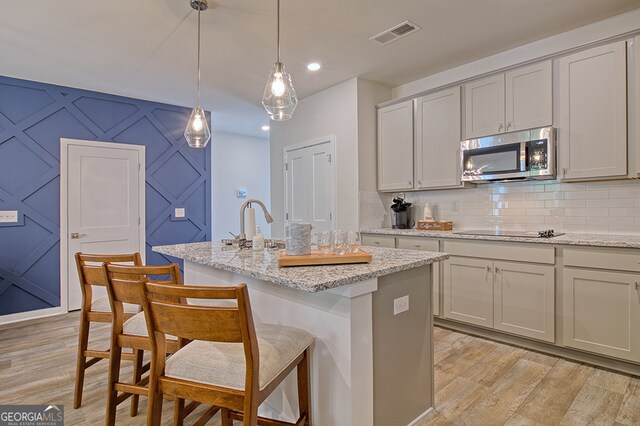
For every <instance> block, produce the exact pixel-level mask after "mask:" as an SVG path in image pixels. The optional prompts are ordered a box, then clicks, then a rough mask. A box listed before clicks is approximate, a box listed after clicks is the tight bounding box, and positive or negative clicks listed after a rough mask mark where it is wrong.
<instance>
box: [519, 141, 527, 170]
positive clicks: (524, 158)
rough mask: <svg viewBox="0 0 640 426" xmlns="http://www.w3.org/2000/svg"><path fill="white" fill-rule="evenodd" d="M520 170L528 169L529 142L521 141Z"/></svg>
mask: <svg viewBox="0 0 640 426" xmlns="http://www.w3.org/2000/svg"><path fill="white" fill-rule="evenodd" d="M520 171H521V172H526V171H527V143H526V142H521V143H520Z"/></svg>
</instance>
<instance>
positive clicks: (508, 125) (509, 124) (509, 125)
mask: <svg viewBox="0 0 640 426" xmlns="http://www.w3.org/2000/svg"><path fill="white" fill-rule="evenodd" d="M510 127H511V122H510V121H509V122H508V123H507V130H509V128H510Z"/></svg>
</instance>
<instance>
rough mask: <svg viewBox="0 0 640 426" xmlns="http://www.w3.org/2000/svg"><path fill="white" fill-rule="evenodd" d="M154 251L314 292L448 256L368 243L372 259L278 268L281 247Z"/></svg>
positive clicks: (162, 248)
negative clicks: (340, 263) (365, 261)
mask: <svg viewBox="0 0 640 426" xmlns="http://www.w3.org/2000/svg"><path fill="white" fill-rule="evenodd" d="M153 251H155V252H158V253H162V254H166V255H169V256H173V257H177V258H180V259H184V260H187V261H189V262H193V263H198V264H201V265H206V266H210V267H212V268H216V269H221V270H224V271H229V272H236V273H238V274H242V275H247V276H249V277H254V278H258V279H261V280H264V281H269V282H272V283H275V284H279V285H282V286H285V287H290V288H295V289H298V290H304V291H308V292H311V293H315V292H318V291H322V290H327V289H330V288H335V287H340V286H344V285H347V284H353V283H356V282H358V281H363V280H367V279H370V278H377V277H381V276H383V275H389V274H393V273H395V272H400V271H404V270H407V269H412V268H417V267H420V266H424V265H428V264H431V263H435V262H440V261H442V260H445V259H447V258H448V257H449V255H447V254H445V253H433V252H426V251H414V250H399V249H391V248H382V247H366V248H365V251H367V252H368V253H371V254H372V255H373V260H372V261H371V263H360V264H352V265H326V266H296V267H288V268H279V267H278V249H264V250H262V251H253V250H248V249H242V250H239V249H237V248H234V247H231V246H225V245H223V244H221V243H213V242H203V243H189V244H176V245H170V246H158V247H154V248H153Z"/></svg>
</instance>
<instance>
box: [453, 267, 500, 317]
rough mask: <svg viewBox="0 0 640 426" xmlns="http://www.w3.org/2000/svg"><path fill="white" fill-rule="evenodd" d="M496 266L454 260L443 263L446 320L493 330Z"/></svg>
mask: <svg viewBox="0 0 640 426" xmlns="http://www.w3.org/2000/svg"><path fill="white" fill-rule="evenodd" d="M492 266H493V264H492V262H491V261H487V260H482V259H467V258H460V257H458V258H456V257H452V258H449V259H447V260H445V261H444V262H443V276H444V281H443V283H444V286H443V290H444V307H443V316H444V317H445V318H450V319H454V320H458V321H463V322H467V323H470V324H475V325H481V326H484V327H493V267H492Z"/></svg>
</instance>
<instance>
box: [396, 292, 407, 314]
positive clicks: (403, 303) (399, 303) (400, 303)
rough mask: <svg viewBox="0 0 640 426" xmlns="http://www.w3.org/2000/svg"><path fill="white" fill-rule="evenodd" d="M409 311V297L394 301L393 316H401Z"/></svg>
mask: <svg viewBox="0 0 640 426" xmlns="http://www.w3.org/2000/svg"><path fill="white" fill-rule="evenodd" d="M408 310H409V295H406V296H402V297H398V298H397V299H393V315H398V314H401V313H403V312H405V311H408Z"/></svg>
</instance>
